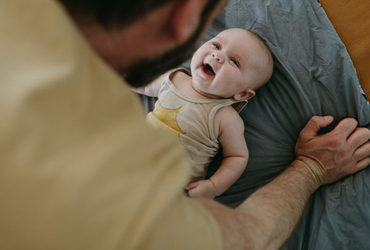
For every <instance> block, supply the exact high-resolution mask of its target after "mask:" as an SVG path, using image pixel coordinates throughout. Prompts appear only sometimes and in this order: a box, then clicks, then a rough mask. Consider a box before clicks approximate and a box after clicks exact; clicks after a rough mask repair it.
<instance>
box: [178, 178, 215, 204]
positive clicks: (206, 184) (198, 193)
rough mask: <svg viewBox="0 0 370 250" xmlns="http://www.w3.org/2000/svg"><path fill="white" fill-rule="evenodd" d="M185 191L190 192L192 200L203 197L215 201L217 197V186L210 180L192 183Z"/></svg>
mask: <svg viewBox="0 0 370 250" xmlns="http://www.w3.org/2000/svg"><path fill="white" fill-rule="evenodd" d="M185 189H186V190H188V193H189V196H190V197H192V198H195V197H203V198H208V199H214V198H215V197H216V193H215V186H214V185H213V183H212V182H211V180H209V179H208V180H201V181H197V182H193V183H190V184H189V185H187V186H186V187H185Z"/></svg>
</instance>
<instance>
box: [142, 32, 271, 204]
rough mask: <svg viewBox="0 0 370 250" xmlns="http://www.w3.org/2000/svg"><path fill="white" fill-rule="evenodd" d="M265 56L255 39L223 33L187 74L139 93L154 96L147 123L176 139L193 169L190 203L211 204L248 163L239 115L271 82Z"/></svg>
mask: <svg viewBox="0 0 370 250" xmlns="http://www.w3.org/2000/svg"><path fill="white" fill-rule="evenodd" d="M272 71H273V61H272V56H271V53H270V50H269V49H268V47H267V46H266V45H265V43H264V42H263V41H262V40H261V38H259V37H258V36H257V35H256V34H254V33H252V32H250V31H248V30H245V29H239V28H233V29H228V30H225V31H223V32H221V33H220V34H218V35H217V36H216V37H214V38H213V39H211V40H209V41H208V42H206V43H205V44H203V45H202V46H201V47H200V48H199V49H198V50H197V51H196V52H195V54H194V55H193V57H192V60H191V74H190V73H189V72H188V71H186V70H185V69H176V70H173V71H171V72H169V73H167V74H166V75H163V76H161V77H159V78H158V79H156V80H155V81H154V82H153V83H151V84H150V85H148V86H147V87H145V88H141V89H136V90H135V91H136V92H138V93H142V94H145V95H148V96H158V101H157V102H156V104H155V109H154V111H153V112H151V113H149V114H148V116H147V120H148V122H149V123H151V124H153V125H154V126H155V127H162V128H163V127H165V128H166V129H169V130H170V131H172V132H173V133H175V134H176V135H177V136H178V137H179V140H180V141H181V143H182V144H183V145H184V146H185V147H186V149H187V151H188V153H189V156H190V158H191V161H192V164H193V169H192V179H191V181H190V184H189V185H187V186H186V189H187V190H188V194H189V196H190V197H206V198H211V199H213V198H215V197H216V196H218V195H220V194H222V193H223V192H225V191H226V190H227V189H228V188H229V187H230V186H231V185H232V184H233V183H234V182H235V181H236V180H237V179H238V178H239V177H240V175H241V174H242V173H243V171H244V169H245V167H246V165H247V163H248V157H249V153H248V148H247V145H246V142H245V138H244V123H243V120H242V119H241V117H240V116H239V114H238V112H239V111H240V110H241V109H242V108H243V107H244V106H245V104H246V103H247V102H248V100H249V99H250V98H252V97H253V96H254V95H255V90H256V89H257V88H259V87H261V86H263V85H264V84H265V83H266V82H267V81H268V80H269V79H270V77H271V75H272ZM220 147H222V152H223V156H224V160H223V161H222V163H221V166H220V167H219V169H218V170H217V171H216V172H215V174H214V175H213V176H211V177H210V178H209V179H207V180H204V178H205V175H206V171H207V166H208V165H209V163H210V162H211V160H212V158H213V157H214V156H215V155H216V153H217V152H218V150H219V149H220Z"/></svg>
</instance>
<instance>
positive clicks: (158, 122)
mask: <svg viewBox="0 0 370 250" xmlns="http://www.w3.org/2000/svg"><path fill="white" fill-rule="evenodd" d="M180 108H181V107H180ZM180 108H177V109H167V108H164V107H163V106H162V105H161V104H160V103H159V101H157V102H156V104H155V108H154V111H153V116H154V117H155V118H156V119H153V118H154V117H147V120H148V121H149V122H150V123H152V124H153V125H154V126H155V127H163V124H165V125H166V126H165V127H167V128H170V129H171V130H172V131H173V132H175V133H176V134H185V132H184V131H182V130H181V128H180V127H179V125H178V124H177V120H176V116H177V114H178V113H179V111H180Z"/></svg>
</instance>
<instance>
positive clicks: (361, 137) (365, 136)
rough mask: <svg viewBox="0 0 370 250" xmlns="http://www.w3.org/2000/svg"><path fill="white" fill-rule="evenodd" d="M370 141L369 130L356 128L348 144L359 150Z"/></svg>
mask: <svg viewBox="0 0 370 250" xmlns="http://www.w3.org/2000/svg"><path fill="white" fill-rule="evenodd" d="M369 139H370V130H369V129H367V128H356V129H355V131H354V132H353V133H352V134H351V135H350V136H349V138H348V143H349V144H350V145H351V146H353V147H354V148H357V147H359V146H361V145H362V144H364V143H365V142H367V141H369Z"/></svg>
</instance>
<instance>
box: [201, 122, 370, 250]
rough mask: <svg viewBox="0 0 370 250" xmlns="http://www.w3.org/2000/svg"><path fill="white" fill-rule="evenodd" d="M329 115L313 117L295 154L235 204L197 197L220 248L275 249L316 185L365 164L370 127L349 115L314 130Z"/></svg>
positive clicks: (291, 230)
mask: <svg viewBox="0 0 370 250" xmlns="http://www.w3.org/2000/svg"><path fill="white" fill-rule="evenodd" d="M332 120H333V119H332V117H313V118H312V119H311V120H310V121H309V122H308V123H307V125H306V127H305V128H304V129H303V130H302V132H301V134H300V138H299V140H298V142H297V145H296V153H297V156H298V159H297V160H295V161H294V162H293V163H292V164H291V165H290V166H289V167H288V168H287V169H286V170H285V171H284V172H283V173H282V174H281V175H280V176H278V177H277V178H276V179H275V180H274V181H272V182H271V183H269V184H267V185H266V186H264V187H262V188H260V189H259V190H257V191H256V192H255V193H254V194H252V195H251V197H249V198H248V199H247V200H246V201H244V202H243V203H242V204H241V205H240V206H239V207H238V208H237V209H235V210H233V209H230V208H227V207H225V206H223V205H221V204H219V203H217V202H215V201H212V200H205V199H199V201H200V202H201V203H202V204H203V205H204V206H205V207H206V208H207V209H208V210H209V211H210V212H211V213H212V214H213V215H214V217H215V218H216V220H217V222H218V223H219V225H220V228H221V232H222V235H223V242H224V249H278V248H279V247H281V245H282V244H283V243H284V242H285V241H286V240H287V239H288V237H289V236H290V234H291V233H292V232H293V230H294V228H295V226H296V224H297V222H298V220H299V218H300V217H301V215H302V212H303V210H304V208H305V206H306V204H307V201H308V199H309V197H310V196H311V195H312V193H313V192H314V191H315V190H316V189H317V188H318V187H319V186H320V185H322V184H328V183H332V182H334V181H338V180H340V179H341V178H343V177H345V176H347V175H350V174H353V173H356V172H358V171H360V170H361V169H363V168H365V167H367V166H368V165H369V164H370V158H369V155H370V142H369V139H370V131H369V130H368V129H362V128H356V126H357V122H356V121H355V120H354V119H345V120H343V121H341V122H340V123H339V124H338V126H337V127H336V128H335V129H334V130H333V131H332V132H330V133H327V134H325V135H317V132H318V131H319V129H320V128H322V127H326V126H328V125H329V124H330V123H331V122H332Z"/></svg>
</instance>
